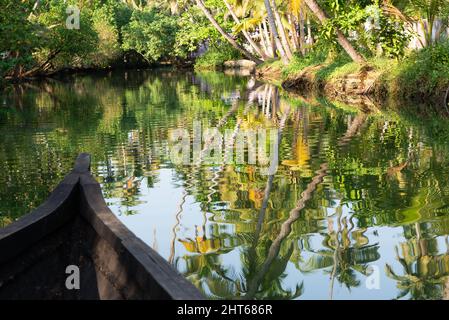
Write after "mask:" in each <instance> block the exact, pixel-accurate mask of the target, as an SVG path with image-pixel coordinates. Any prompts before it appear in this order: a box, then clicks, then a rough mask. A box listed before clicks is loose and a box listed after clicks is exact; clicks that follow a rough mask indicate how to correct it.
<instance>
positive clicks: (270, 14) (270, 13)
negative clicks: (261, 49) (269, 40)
mask: <svg viewBox="0 0 449 320" xmlns="http://www.w3.org/2000/svg"><path fill="white" fill-rule="evenodd" d="M264 4H265V9H266V10H267V18H268V24H269V25H270V30H271V34H272V36H273V38H274V41H275V43H276V47H277V49H278V50H279V54H280V56H281V59H282V62H283V63H284V64H288V63H289V61H290V59H289V58H288V56H287V53H286V52H285V50H284V47H283V46H282V42H281V39H280V38H279V33H278V30H277V27H276V21H275V19H274V13H273V10H272V8H271V5H270V0H264Z"/></svg>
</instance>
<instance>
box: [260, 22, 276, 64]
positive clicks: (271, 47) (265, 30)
mask: <svg viewBox="0 0 449 320" xmlns="http://www.w3.org/2000/svg"><path fill="white" fill-rule="evenodd" d="M262 26H263V33H264V36H265V39H266V43H267V47H268V48H269V50H270V56H271V57H272V58H274V57H276V47H275V44H274V42H273V41H272V39H273V37H270V34H269V33H268V26H267V22H266V21H265V20H263V22H262Z"/></svg>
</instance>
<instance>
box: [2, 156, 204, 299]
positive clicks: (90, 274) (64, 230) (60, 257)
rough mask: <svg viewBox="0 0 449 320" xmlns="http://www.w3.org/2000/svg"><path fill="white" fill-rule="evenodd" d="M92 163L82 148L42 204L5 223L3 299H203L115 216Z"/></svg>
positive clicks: (3, 239)
mask: <svg viewBox="0 0 449 320" xmlns="http://www.w3.org/2000/svg"><path fill="white" fill-rule="evenodd" d="M89 169H90V156H89V155H88V154H82V155H80V156H79V157H78V159H77V161H76V164H75V168H74V170H73V171H72V172H71V173H70V174H69V175H68V176H67V177H66V178H65V179H64V180H63V181H62V182H61V183H60V184H59V185H58V186H57V187H56V189H55V190H54V191H53V193H52V194H51V195H50V197H49V199H48V200H47V201H46V202H45V203H44V204H43V205H41V206H40V207H39V208H37V209H36V210H34V211H33V212H31V213H29V214H27V215H26V216H24V217H22V218H21V219H19V220H18V221H16V222H14V223H12V224H11V225H8V226H6V227H5V228H2V229H0V299H203V296H202V295H201V293H200V292H199V291H198V290H197V289H196V288H195V287H194V286H193V285H192V284H191V283H190V282H188V281H187V280H186V279H185V278H184V277H182V276H181V275H180V274H179V273H177V271H176V270H175V269H173V268H172V267H171V266H170V265H169V264H168V262H167V261H166V260H164V259H163V258H162V257H161V256H159V255H158V254H157V253H156V252H155V251H154V250H153V249H152V248H150V247H149V246H148V245H146V244H145V243H144V242H143V241H141V240H140V239H139V238H137V237H136V236H135V235H134V234H133V233H132V232H131V231H129V230H128V229H127V228H126V227H125V226H124V225H123V224H122V223H121V222H120V221H119V220H118V219H117V218H116V217H115V215H114V214H113V213H112V212H111V210H110V209H109V208H108V207H107V205H106V203H105V201H104V198H103V195H102V193H101V189H100V185H99V184H98V183H97V182H96V181H95V179H94V178H93V177H92V175H91V174H90V170H89ZM69 265H75V266H78V267H79V270H80V289H79V290H77V289H71V290H69V289H67V287H66V279H67V277H68V276H69V274H66V268H67V266H69Z"/></svg>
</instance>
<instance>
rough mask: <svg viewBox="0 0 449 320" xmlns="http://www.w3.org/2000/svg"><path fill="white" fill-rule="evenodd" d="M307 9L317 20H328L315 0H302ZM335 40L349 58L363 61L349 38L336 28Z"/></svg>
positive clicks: (322, 21)
mask: <svg viewBox="0 0 449 320" xmlns="http://www.w3.org/2000/svg"><path fill="white" fill-rule="evenodd" d="M304 1H305V3H306V4H307V6H308V7H309V9H310V10H311V11H312V12H313V13H314V14H315V15H316V16H317V18H318V20H320V22H321V23H322V24H324V23H326V21H327V20H328V18H327V16H326V14H325V13H324V11H323V10H322V9H321V8H320V6H319V5H318V3H317V2H316V0H304ZM337 41H338V43H339V44H340V46H342V48H343V49H344V50H345V51H346V53H347V54H348V55H349V56H350V57H351V59H352V60H353V61H355V62H358V63H363V62H365V59H364V58H363V57H362V56H361V55H360V54H359V53H358V52H357V51H356V50H355V49H354V47H353V46H352V44H351V43H350V42H349V40H348V39H347V38H346V37H345V35H344V34H343V33H342V32H341V31H340V30H338V29H337Z"/></svg>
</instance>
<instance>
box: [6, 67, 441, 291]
mask: <svg viewBox="0 0 449 320" xmlns="http://www.w3.org/2000/svg"><path fill="white" fill-rule="evenodd" d="M195 120H196V121H200V122H201V123H202V125H203V126H208V127H217V126H218V127H219V130H220V131H221V132H224V131H225V130H227V129H228V130H234V131H235V132H237V131H244V130H249V129H254V130H257V129H261V128H262V129H273V128H281V129H282V135H281V143H280V150H279V168H278V170H277V171H276V173H275V174H274V175H272V176H269V175H268V176H267V175H266V174H263V173H262V172H261V170H260V167H259V166H258V165H257V164H256V165H253V164H251V165H250V164H238V165H237V164H226V165H223V164H216V165H201V164H200V165H175V164H173V163H172V161H171V160H170V142H169V135H170V132H171V130H172V129H177V128H184V129H187V130H188V131H189V132H191V131H192V127H193V122H194V121H195ZM283 120H284V121H285V126H283ZM446 128H449V127H448V126H447V124H445V123H443V124H442V123H441V122H435V121H434V120H431V119H430V120H429V119H427V120H422V121H419V120H416V119H411V118H409V117H406V116H400V115H397V114H396V113H394V112H387V113H381V112H377V111H376V110H374V111H373V112H369V113H364V112H361V111H358V109H357V108H352V107H348V106H345V105H342V104H336V103H330V102H329V101H326V100H324V99H315V98H307V99H306V98H301V97H293V96H290V95H288V94H286V93H285V92H283V91H282V90H280V89H278V88H276V87H273V86H270V85H267V84H263V83H258V82H256V81H255V80H254V79H251V78H249V77H237V76H225V75H224V74H221V73H202V74H195V73H192V72H183V73H180V72H174V71H170V70H166V71H127V72H125V71H115V72H111V73H105V74H99V75H96V76H92V75H89V76H88V75H85V76H82V75H77V76H66V77H63V78H60V79H54V80H46V81H41V82H30V83H25V84H22V85H20V86H14V87H9V88H7V89H6V91H5V92H4V93H2V94H1V95H0V227H1V226H4V225H7V224H9V223H11V222H12V221H14V220H15V219H18V218H19V217H20V216H22V215H23V214H25V213H27V212H29V211H30V210H31V209H33V208H36V207H37V206H38V205H39V204H41V203H42V202H43V201H45V199H46V198H47V197H48V195H49V193H50V192H51V190H52V189H53V188H54V187H55V186H56V185H57V184H58V182H59V181H60V180H61V179H62V178H63V177H64V175H65V174H67V173H68V172H69V171H70V170H71V168H72V166H73V162H74V159H75V158H76V156H77V154H78V153H80V152H89V153H91V154H92V159H93V163H92V171H93V173H94V175H95V177H96V178H97V179H98V181H99V182H100V183H101V185H102V188H103V193H104V196H105V198H106V199H107V202H108V205H109V206H110V207H111V209H112V211H113V212H114V213H115V214H116V215H117V216H118V217H119V219H120V220H121V221H123V222H124V223H125V224H126V225H127V226H128V227H129V228H130V229H131V230H132V231H133V232H134V233H135V234H136V235H137V236H139V237H140V238H141V239H143V240H144V241H145V242H146V243H147V244H149V245H150V246H151V247H152V248H154V249H155V250H157V251H158V252H159V253H160V254H161V255H162V256H163V257H164V258H166V259H167V260H168V261H169V262H170V263H171V264H172V265H173V266H174V267H175V268H176V269H177V270H179V272H181V273H182V274H183V275H184V276H185V277H187V279H188V280H190V281H191V282H192V283H194V284H195V285H196V286H197V287H198V288H200V289H201V291H202V292H204V294H205V295H206V296H208V297H210V298H214V299H222V298H230V299H238V298H247V299H253V298H254V299H268V298H271V299H394V298H402V299H442V298H444V297H446V298H449V242H448V235H449V170H448V166H449V160H448V156H449V144H448V143H447V142H446V141H447V140H446V139H445V136H447V137H449V134H447V132H445V131H444V130H445V129H446ZM448 130H449V129H448ZM323 166H326V167H327V168H328V169H327V170H325V171H324V172H323V171H321V173H323V179H317V178H318V175H319V174H320V171H319V170H320V168H323ZM314 181H315V182H316V183H314Z"/></svg>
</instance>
